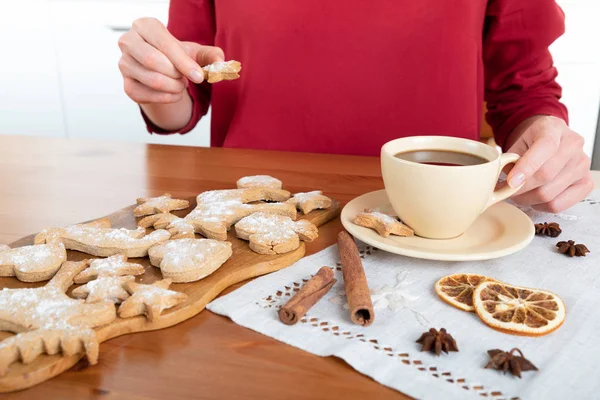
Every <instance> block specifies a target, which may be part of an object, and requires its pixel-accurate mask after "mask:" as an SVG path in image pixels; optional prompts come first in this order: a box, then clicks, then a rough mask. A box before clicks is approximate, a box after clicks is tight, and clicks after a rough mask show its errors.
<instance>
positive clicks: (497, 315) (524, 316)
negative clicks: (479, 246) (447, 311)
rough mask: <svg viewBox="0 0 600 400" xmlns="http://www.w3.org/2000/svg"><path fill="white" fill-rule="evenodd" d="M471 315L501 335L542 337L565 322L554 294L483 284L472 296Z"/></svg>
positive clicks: (499, 284)
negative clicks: (472, 307) (477, 317)
mask: <svg viewBox="0 0 600 400" xmlns="http://www.w3.org/2000/svg"><path fill="white" fill-rule="evenodd" d="M473 306H474V307H475V312H476V313H477V315H478V316H479V318H481V320H482V321H483V322H485V323H486V324H487V325H489V326H491V327H492V328H494V329H497V330H499V331H502V332H505V333H512V334H514V335H523V336H541V335H546V334H548V333H550V332H552V331H554V330H555V329H557V328H558V327H559V326H561V324H562V323H563V322H564V320H565V316H566V315H567V311H566V309H565V304H564V303H563V301H562V300H561V298H560V297H558V296H557V295H556V294H554V293H552V292H548V291H546V290H540V289H530V288H526V287H521V286H512V285H507V284H506V283H502V282H483V283H482V284H480V285H479V286H477V288H476V289H475V291H474V292H473Z"/></svg>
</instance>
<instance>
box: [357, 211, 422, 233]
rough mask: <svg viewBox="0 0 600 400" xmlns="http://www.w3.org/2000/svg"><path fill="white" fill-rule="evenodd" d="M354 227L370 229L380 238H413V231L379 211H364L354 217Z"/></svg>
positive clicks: (396, 219)
mask: <svg viewBox="0 0 600 400" xmlns="http://www.w3.org/2000/svg"><path fill="white" fill-rule="evenodd" d="M352 222H354V223H355V224H356V225H359V226H364V227H365V228H371V229H374V230H375V231H377V233H378V234H379V235H380V236H383V237H388V236H390V235H396V236H413V235H414V234H415V233H414V231H413V230H412V229H411V228H409V227H408V226H406V225H404V224H403V223H402V222H400V220H398V218H396V217H392V216H390V215H387V214H384V213H381V212H379V211H370V210H365V212H362V213H359V214H357V215H356V217H354V220H353V221H352Z"/></svg>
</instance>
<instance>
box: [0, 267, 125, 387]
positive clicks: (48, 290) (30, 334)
mask: <svg viewBox="0 0 600 400" xmlns="http://www.w3.org/2000/svg"><path fill="white" fill-rule="evenodd" d="M86 267H87V263H85V262H70V261H67V262H65V263H63V265H62V267H61V268H60V269H59V270H58V272H57V273H56V275H54V277H53V278H52V279H51V280H50V282H48V284H47V285H46V286H42V287H39V288H34V289H6V288H5V289H2V290H1V291H0V330H1V331H9V332H15V333H16V335H14V336H11V337H9V338H7V339H4V340H3V341H2V342H0V376H2V375H4V374H6V372H7V370H8V367H9V366H10V365H11V364H12V363H13V362H16V361H21V362H22V363H23V364H28V363H30V362H32V361H33V360H34V359H35V358H36V357H37V356H39V355H40V354H42V353H46V354H50V355H52V354H57V353H59V352H62V354H64V355H66V356H70V355H75V354H78V353H82V352H85V353H86V355H87V358H88V361H89V363H90V364H96V362H97V361H98V347H99V344H98V339H97V337H96V332H95V331H94V329H93V328H94V327H97V326H100V325H104V324H108V323H110V322H112V321H113V320H114V319H115V318H116V314H115V306H114V305H113V304H111V303H107V302H101V303H94V304H86V303H84V302H83V300H76V299H72V298H70V297H68V296H67V295H66V294H65V292H66V291H67V289H68V288H69V286H71V285H72V284H73V277H74V276H75V275H77V274H78V273H79V272H81V271H82V270H83V269H84V268H86Z"/></svg>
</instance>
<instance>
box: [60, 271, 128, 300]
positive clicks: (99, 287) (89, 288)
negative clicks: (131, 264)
mask: <svg viewBox="0 0 600 400" xmlns="http://www.w3.org/2000/svg"><path fill="white" fill-rule="evenodd" d="M134 280H135V278H134V277H133V276H130V275H128V276H109V277H102V278H98V279H95V280H93V281H90V282H88V283H86V284H85V285H83V286H80V287H78V288H76V289H73V292H71V294H72V295H73V297H75V298H76V299H85V302H86V303H97V302H100V301H109V302H111V303H114V304H119V303H121V302H122V301H123V300H125V299H126V298H128V297H129V293H127V291H126V290H125V284H126V283H127V282H131V281H134Z"/></svg>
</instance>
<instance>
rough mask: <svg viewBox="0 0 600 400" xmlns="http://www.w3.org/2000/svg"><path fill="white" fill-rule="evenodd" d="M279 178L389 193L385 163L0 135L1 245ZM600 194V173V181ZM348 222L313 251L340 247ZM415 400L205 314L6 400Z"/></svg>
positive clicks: (349, 193)
mask: <svg viewBox="0 0 600 400" xmlns="http://www.w3.org/2000/svg"><path fill="white" fill-rule="evenodd" d="M255 174H270V175H273V176H276V177H277V178H279V179H281V180H282V181H283V182H284V184H285V187H286V189H288V190H290V191H293V192H297V191H306V190H314V189H322V190H323V191H324V192H325V194H327V195H328V196H332V197H334V198H336V199H338V200H340V201H341V202H342V203H345V202H347V201H349V200H350V199H352V198H354V197H356V196H358V195H361V194H363V193H366V192H369V191H372V190H377V189H380V188H382V187H383V183H382V180H381V174H380V169H379V160H378V159H377V158H374V157H354V156H332V155H318V154H317V155H315V154H300V153H282V152H265V151H255V150H232V149H206V148H190V147H174V146H159V145H141V144H129V143H115V142H111V143H108V142H92V141H68V140H64V139H48V138H30V137H14V136H0V243H10V242H12V241H14V240H16V239H19V238H20V237H22V236H25V235H28V234H30V233H33V232H37V231H39V230H40V229H42V228H46V227H50V226H63V225H69V224H73V223H76V222H81V221H85V220H89V219H90V218H95V217H100V216H103V215H105V214H108V213H110V212H112V211H114V210H117V209H119V208H122V207H124V206H126V205H129V204H131V203H132V202H133V201H134V200H135V198H137V197H142V196H153V195H160V194H162V193H164V192H170V193H172V194H173V195H174V196H176V197H186V196H193V195H196V194H197V193H200V192H202V191H205V190H209V189H224V188H231V187H232V186H233V185H234V184H235V181H236V180H237V179H238V178H239V177H241V176H245V175H255ZM595 178H596V185H597V186H599V185H600V173H596V174H595ZM340 229H341V224H340V223H339V221H335V222H332V223H329V224H327V225H325V226H324V227H322V228H321V229H320V237H319V239H318V240H316V241H315V242H313V243H311V244H309V245H308V246H307V251H308V253H309V254H310V253H314V252H317V251H319V250H321V249H323V248H325V247H327V246H329V245H331V244H333V243H334V242H335V236H336V234H337V232H339V231H340ZM4 397H6V398H8V399H17V398H19V399H20V398H36V397H39V398H42V397H43V398H45V399H54V398H57V399H63V398H103V399H117V398H127V399H163V398H168V399H178V398H197V399H199V398H202V399H234V398H242V397H243V398H252V399H282V398H286V399H292V398H294V399H330V398H345V399H353V398H356V399H362V398H376V399H406V398H407V397H406V396H403V395H402V394H400V393H398V392H396V391H393V390H391V389H388V388H386V387H384V386H382V385H380V384H378V383H376V382H374V381H373V380H371V379H370V378H368V377H365V376H363V375H361V374H359V373H357V372H355V371H354V370H353V369H352V368H350V367H348V366H347V365H346V364H345V363H344V362H343V361H341V360H339V359H337V358H334V357H328V358H321V357H317V356H314V355H312V354H309V353H307V352H304V351H301V350H298V349H295V348H293V347H291V346H287V345H285V344H282V343H280V342H278V341H276V340H274V339H271V338H269V337H266V336H263V335H261V334H258V333H256V332H253V331H251V330H248V329H245V328H242V327H239V326H237V325H235V324H234V323H233V322H231V321H230V320H229V319H227V318H224V317H221V316H217V315H215V314H212V313H210V312H208V311H204V312H202V313H200V314H199V315H197V316H196V317H194V318H192V319H190V320H188V321H186V322H184V323H181V324H179V325H177V326H175V327H172V328H168V329H164V330H160V331H156V332H145V333H139V334H134V335H127V336H121V337H118V338H115V339H112V340H110V341H108V342H106V343H103V344H102V345H101V346H100V361H99V364H98V365H96V366H94V367H90V368H78V367H77V366H76V367H74V368H73V369H72V370H70V371H68V372H66V373H64V374H62V375H60V376H58V377H56V378H54V379H52V380H50V381H48V382H45V383H43V384H41V385H39V386H37V387H34V388H32V389H29V390H26V391H23V392H19V393H14V394H10V395H5V396H3V397H2V398H4Z"/></svg>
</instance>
